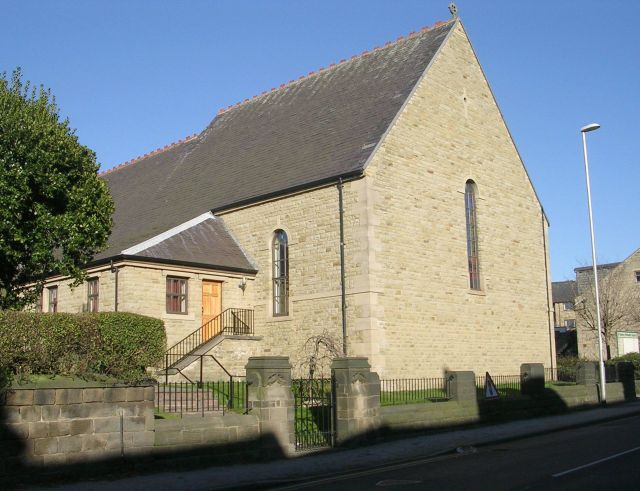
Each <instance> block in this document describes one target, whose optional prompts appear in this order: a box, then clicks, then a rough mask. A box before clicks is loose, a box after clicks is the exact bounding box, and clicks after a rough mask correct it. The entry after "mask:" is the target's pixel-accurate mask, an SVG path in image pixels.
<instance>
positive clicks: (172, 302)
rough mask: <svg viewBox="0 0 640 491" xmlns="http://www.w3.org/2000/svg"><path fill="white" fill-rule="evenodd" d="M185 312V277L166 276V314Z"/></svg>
mask: <svg viewBox="0 0 640 491" xmlns="http://www.w3.org/2000/svg"><path fill="white" fill-rule="evenodd" d="M186 313H187V279H186V278H173V277H171V276H167V314H186Z"/></svg>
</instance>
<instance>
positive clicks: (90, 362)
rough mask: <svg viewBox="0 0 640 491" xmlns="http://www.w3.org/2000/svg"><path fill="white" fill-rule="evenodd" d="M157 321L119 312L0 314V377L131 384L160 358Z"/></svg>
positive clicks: (161, 348) (163, 345) (161, 331)
mask: <svg viewBox="0 0 640 491" xmlns="http://www.w3.org/2000/svg"><path fill="white" fill-rule="evenodd" d="M165 348H166V338H165V332H164V324H163V322H162V321H161V320H159V319H154V318H151V317H146V316H142V315H137V314H129V313H124V312H105V313H95V314H62V313H56V314H40V313H31V312H10V311H8V312H0V377H3V374H4V378H5V379H7V378H11V377H12V376H18V377H21V378H24V377H27V376H29V375H39V374H47V375H70V376H81V377H95V376H108V377H112V378H116V379H119V380H121V381H123V382H133V381H136V380H140V379H142V378H144V376H145V367H151V366H155V365H157V364H159V363H160V361H161V360H162V355H163V353H164V350H165Z"/></svg>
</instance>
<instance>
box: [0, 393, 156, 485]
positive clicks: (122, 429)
mask: <svg viewBox="0 0 640 491" xmlns="http://www.w3.org/2000/svg"><path fill="white" fill-rule="evenodd" d="M153 397H154V388H153V386H137V387H113V386H110V387H104V386H103V387H100V386H83V387H65V388H60V387H47V388H29V387H28V386H27V387H26V388H23V387H19V388H12V389H10V390H9V391H8V392H7V393H6V394H5V396H4V398H3V400H2V401H0V419H1V421H2V425H1V426H0V427H1V429H0V462H2V464H0V472H5V473H6V472H8V471H9V470H11V469H15V467H21V466H24V465H35V466H52V465H60V464H68V463H79V462H87V461H95V460H102V459H108V458H112V457H120V456H122V455H125V456H130V455H139V454H144V453H146V452H149V451H150V450H151V449H152V448H153V445H154V432H153V429H154V415H153Z"/></svg>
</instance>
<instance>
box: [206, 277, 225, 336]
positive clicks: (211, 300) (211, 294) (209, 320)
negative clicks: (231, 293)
mask: <svg viewBox="0 0 640 491" xmlns="http://www.w3.org/2000/svg"><path fill="white" fill-rule="evenodd" d="M221 312H222V283H220V282H219V281H208V280H202V341H206V340H207V339H210V338H212V337H213V336H215V335H217V334H218V333H219V332H220V322H219V319H218V320H217V321H215V320H214V319H215V318H216V317H217V316H218V315H220V313H221Z"/></svg>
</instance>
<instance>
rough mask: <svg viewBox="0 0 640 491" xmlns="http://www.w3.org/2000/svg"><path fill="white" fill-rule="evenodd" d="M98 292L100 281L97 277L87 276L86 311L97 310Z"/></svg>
mask: <svg viewBox="0 0 640 491" xmlns="http://www.w3.org/2000/svg"><path fill="white" fill-rule="evenodd" d="M99 294H100V283H99V280H98V278H89V279H88V280H87V311H88V312H97V311H98V300H99Z"/></svg>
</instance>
